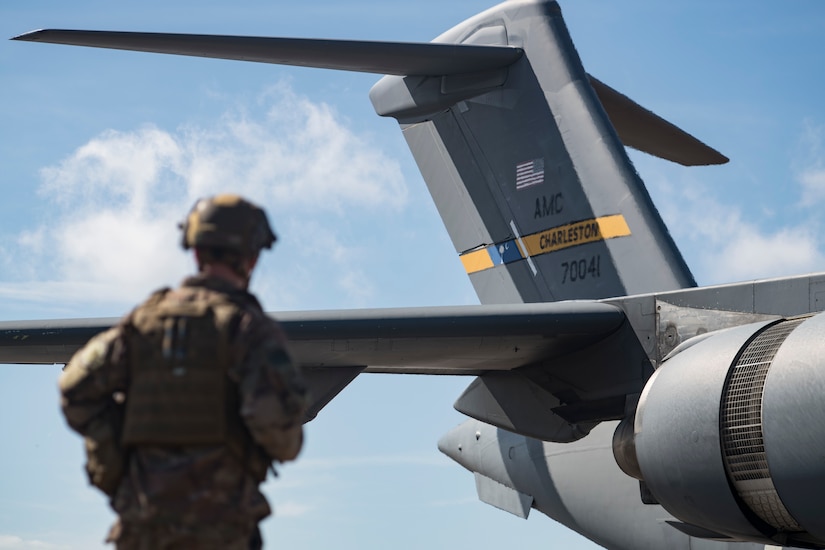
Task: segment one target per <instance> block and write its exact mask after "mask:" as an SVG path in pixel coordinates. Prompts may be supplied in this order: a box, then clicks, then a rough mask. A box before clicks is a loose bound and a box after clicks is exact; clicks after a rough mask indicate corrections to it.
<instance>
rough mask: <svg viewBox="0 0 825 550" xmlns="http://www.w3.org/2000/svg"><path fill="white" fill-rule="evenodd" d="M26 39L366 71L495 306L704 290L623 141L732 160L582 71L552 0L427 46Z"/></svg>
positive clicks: (91, 35)
mask: <svg viewBox="0 0 825 550" xmlns="http://www.w3.org/2000/svg"><path fill="white" fill-rule="evenodd" d="M15 39H16V40H26V41H32V42H51V43H58V44H72V45H80V46H92V47H99V48H116V49H125V50H137V51H146V52H156V53H170V54H178V55H192V56H201V57H217V58H223V59H238V60H245V61H256V62H261V63H279V64H287V65H303V66H310V67H320V68H328V69H340V70H351V71H366V72H375V73H381V74H388V75H392V76H385V77H384V78H383V79H381V80H380V81H379V82H378V83H377V84H376V85H375V86H374V87H373V89H372V91H371V92H370V97H371V99H372V101H373V105H374V106H375V109H376V112H377V113H378V114H379V115H383V116H391V117H394V118H396V119H397V120H398V122H399V124H400V125H401V128H402V130H403V132H404V136H405V138H406V139H407V142H408V144H409V146H410V148H411V150H412V152H413V155H414V156H415V158H416V161H417V162H418V166H419V168H420V169H421V173H422V174H423V176H424V179H425V180H426V182H427V185H428V187H429V190H430V193H431V194H432V196H433V199H434V200H435V203H436V205H437V207H438V210H439V212H440V214H441V217H442V219H443V220H444V224H445V225H446V227H447V230H448V232H449V234H450V237H451V238H452V241H453V244H454V246H455V249H456V252H457V253H458V254H459V256H460V258H461V262H462V263H463V265H464V267H465V269H466V271H467V273H468V274H469V276H470V279H471V281H472V282H473V285H474V286H475V289H476V292H477V293H478V296H479V298H480V299H481V301H482V302H484V303H518V302H548V301H556V300H569V299H599V298H608V297H614V296H622V295H627V294H639V293H647V292H657V291H666V290H674V289H678V288H684V287H688V286H695V282H694V280H693V276H692V275H691V273H690V271H689V270H688V268H687V266H686V265H685V262H684V260H683V259H682V257H681V255H680V253H679V251H678V250H677V248H676V246H675V244H674V243H673V240H672V239H671V237H670V235H669V233H668V231H667V228H666V227H665V225H664V223H663V222H662V219H661V218H660V216H659V214H658V212H657V211H656V208H655V207H654V206H653V204H652V202H651V200H650V196H649V195H648V193H647V190H646V189H645V187H644V185H643V184H642V181H641V180H640V179H639V176H638V175H637V174H636V172H635V170H634V169H633V166H632V165H631V163H630V160H629V158H628V156H627V153H626V151H625V149H624V145H627V146H630V147H635V148H637V149H640V150H642V151H646V152H648V153H651V154H653V155H656V156H659V157H662V158H665V159H668V160H672V161H674V162H679V163H681V164H685V165H694V164H719V163H723V162H726V161H727V159H726V158H725V157H724V156H722V155H721V154H719V153H718V152H716V151H714V150H713V149H711V148H710V147H708V146H706V145H704V144H703V143H701V142H700V141H698V140H696V139H695V138H693V137H692V136H690V135H688V134H686V133H685V132H683V131H682V130H680V129H678V128H676V127H675V126H673V125H672V124H670V123H668V122H667V121H665V120H663V119H661V118H659V117H658V116H656V115H655V114H653V113H651V112H650V111H647V110H646V109H644V108H642V107H640V106H639V105H637V104H636V103H634V102H633V101H631V100H630V99H629V98H627V97H625V96H623V95H622V94H620V93H619V92H617V91H616V90H613V89H612V88H610V87H609V86H607V85H606V84H604V83H602V82H600V81H599V80H597V79H596V78H594V77H592V76H589V75H588V74H587V73H585V71H584V68H583V67H582V64H581V61H580V60H579V57H578V55H577V53H576V51H575V48H574V47H573V43H572V41H571V40H570V36H569V34H568V32H567V28H566V27H565V25H564V21H563V20H562V16H561V10H560V8H559V6H558V4H557V3H556V2H554V1H549V0H508V1H506V2H504V3H503V4H500V5H498V6H496V7H493V8H491V9H489V10H487V11H485V12H484V13H481V14H479V15H477V16H475V17H473V18H471V19H469V20H467V21H465V22H464V23H462V24H460V25H458V26H456V27H454V28H453V29H452V30H450V31H448V32H446V33H445V34H443V35H442V36H440V37H438V38H437V39H436V40H435V41H433V42H430V43H399V42H368V41H352V40H319V39H301V38H274V37H244V36H217V35H185V34H169V33H135V32H111V31H83V30H53V29H52V30H40V31H34V32H31V33H26V34H24V35H21V36H18V37H15Z"/></svg>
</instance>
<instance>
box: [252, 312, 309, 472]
mask: <svg viewBox="0 0 825 550" xmlns="http://www.w3.org/2000/svg"><path fill="white" fill-rule="evenodd" d="M261 325H262V326H260V327H256V329H255V330H252V331H250V334H249V337H250V339H249V341H248V348H247V349H246V350H245V354H244V360H243V363H242V366H241V368H240V369H239V374H240V379H239V389H240V393H241V411H240V412H241V417H242V418H243V419H244V422H245V423H246V426H247V428H248V429H249V432H250V434H251V435H252V438H253V439H254V440H255V442H256V443H257V444H258V445H260V446H261V447H262V448H263V449H264V450H265V451H266V452H267V454H268V455H269V456H270V457H271V458H272V459H274V460H280V461H285V460H293V459H294V458H295V457H296V456H298V453H299V452H300V450H301V446H302V444H303V419H304V414H305V413H306V409H307V390H306V384H305V383H304V380H303V378H302V376H301V373H300V371H299V369H298V367H296V365H294V364H293V362H292V360H291V358H290V357H289V354H288V352H287V350H286V345H285V339H284V337H283V336H282V333H281V330H280V328H279V327H278V325H277V324H276V323H274V322H272V323H269V322H264V323H261Z"/></svg>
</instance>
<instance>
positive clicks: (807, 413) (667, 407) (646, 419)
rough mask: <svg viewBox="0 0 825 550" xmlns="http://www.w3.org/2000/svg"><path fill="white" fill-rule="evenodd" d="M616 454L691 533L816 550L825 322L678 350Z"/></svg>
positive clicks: (821, 536)
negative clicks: (813, 549)
mask: <svg viewBox="0 0 825 550" xmlns="http://www.w3.org/2000/svg"><path fill="white" fill-rule="evenodd" d="M631 426H632V429H631ZM614 455H615V456H616V460H617V462H618V463H619V466H620V467H621V468H622V470H624V471H625V473H627V474H629V475H632V476H634V477H637V478H639V479H641V480H642V481H643V484H644V486H646V489H647V490H649V492H650V494H652V496H653V497H654V498H655V500H656V501H658V503H659V504H661V505H662V506H663V507H664V508H665V509H666V510H667V511H668V512H670V513H671V514H673V515H674V516H676V517H677V518H678V519H679V520H681V521H682V522H684V524H683V525H682V526H681V528H682V529H683V530H685V531H686V532H687V531H691V530H693V532H691V533H690V534H693V535H696V534H697V533H702V535H700V536H705V537H708V538H721V539H725V538H727V539H730V538H734V539H739V540H751V541H756V542H766V543H774V544H775V543H779V544H782V545H786V546H799V547H808V548H822V547H825V513H823V511H824V510H825V313H821V314H817V315H808V316H804V317H797V318H792V319H782V320H779V321H769V322H763V323H756V324H750V325H744V326H740V327H735V328H730V329H725V330H720V331H715V332H712V333H707V334H704V335H701V336H697V337H694V338H692V339H691V340H688V341H687V342H685V343H683V344H682V345H681V346H680V347H678V348H676V349H675V350H674V351H673V352H672V353H671V354H670V355H669V356H668V357H667V358H666V360H665V361H664V362H663V364H662V366H661V367H660V368H659V369H658V370H657V371H656V372H655V373H654V375H653V376H652V377H651V378H650V379H649V380H648V382H647V384H646V386H645V389H644V391H643V392H642V395H641V397H640V399H639V404H638V406H637V408H636V413H635V418H630V419H625V420H624V421H623V422H622V424H620V426H619V428H618V429H617V430H616V434H615V436H614Z"/></svg>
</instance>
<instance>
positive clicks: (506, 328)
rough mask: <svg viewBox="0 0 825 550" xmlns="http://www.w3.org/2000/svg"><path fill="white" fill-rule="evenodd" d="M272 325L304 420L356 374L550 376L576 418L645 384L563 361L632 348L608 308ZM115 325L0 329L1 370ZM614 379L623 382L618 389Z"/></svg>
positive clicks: (453, 312) (65, 353) (365, 316)
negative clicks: (306, 411)
mask: <svg viewBox="0 0 825 550" xmlns="http://www.w3.org/2000/svg"><path fill="white" fill-rule="evenodd" d="M274 316H275V317H276V318H277V319H278V320H279V321H280V322H281V324H282V326H283V328H284V330H285V332H286V334H287V337H288V338H289V341H290V350H291V352H292V354H293V356H294V358H295V359H296V360H297V361H298V362H299V363H300V364H301V365H302V366H303V367H304V372H305V373H307V378H308V379H309V383H310V385H311V386H312V394H313V396H314V398H315V400H316V403H315V404H314V405H313V407H312V410H311V412H310V418H311V417H314V416H315V414H317V412H318V411H319V410H320V409H321V408H322V407H323V406H324V405H325V404H326V403H328V402H329V401H330V400H331V399H332V398H333V397H334V396H335V395H337V393H338V392H340V391H341V390H342V389H343V388H344V387H345V386H346V385H347V384H349V382H351V381H352V380H353V379H354V378H355V377H356V376H357V375H358V374H360V373H362V372H379V373H402V374H441V375H472V376H480V377H481V378H480V379H479V380H481V379H484V378H485V376H489V375H497V376H498V377H499V378H500V377H501V375H502V374H506V373H511V372H515V371H518V372H519V374H517V375H515V376H514V378H512V379H508V383H510V382H512V381H513V380H515V379H516V378H517V379H518V380H522V378H523V374H522V373H527V374H528V375H530V376H531V377H533V378H534V377H535V376H534V375H536V374H538V373H544V374H543V375H542V376H544V375H546V374H547V373H550V374H551V375H552V376H554V377H557V378H558V382H557V384H556V386H557V387H558V388H559V391H563V392H564V395H567V396H568V397H567V398H566V399H567V401H566V403H567V404H568V405H571V406H572V405H573V402H576V403H578V405H576V406H577V407H578V408H581V403H582V402H588V400H591V399H592V400H595V401H594V403H595V402H597V401H598V402H599V403H602V402H603V400H604V398H605V397H606V396H607V395H606V393H605V392H607V393H609V394H611V395H614V396H616V397H621V398H622V399H623V398H624V395H625V394H626V393H627V391H628V389H627V388H628V387H629V386H628V384H629V385H630V386H631V387H632V388H635V386H636V385H637V383H640V380H641V373H638V372H635V371H633V369H628V372H626V373H623V374H617V369H621V367H617V365H632V364H638V363H636V362H634V361H624V360H623V359H622V358H621V357H617V356H615V355H613V356H611V358H610V361H592V360H588V361H582V362H578V361H574V362H572V363H571V362H570V360H569V358H570V357H576V356H578V355H580V354H581V353H587V352H588V350H598V349H603V348H604V347H605V345H604V343H605V342H606V341H613V340H615V339H616V338H617V335H618V338H619V339H620V340H622V341H624V339H625V337H626V338H627V342H625V343H630V342H633V341H635V336H634V334H633V331H632V330H631V329H630V328H629V324H628V322H627V320H626V318H625V315H624V312H623V311H622V310H621V309H619V308H618V307H616V306H613V305H610V304H604V303H598V302H576V301H573V302H558V303H541V304H508V305H481V306H456V307H426V308H393V309H366V310H338V311H309V312H285V313H278V314H275V315H274ZM117 321H118V320H117V319H116V318H103V319H64V320H45V321H4V322H0V363H21V364H54V363H66V362H68V361H69V359H70V358H71V356H72V354H73V353H74V352H75V351H76V350H77V349H79V348H80V347H81V346H82V345H83V344H84V343H86V342H87V341H88V340H89V339H90V338H91V337H92V336H94V335H95V334H97V333H99V332H101V331H103V330H105V329H107V328H108V327H110V326H112V325H114V324H115V323H116V322H117ZM597 344H599V345H597ZM625 348H626V349H628V350H630V349H632V346H631V345H626V346H625ZM554 365H557V366H558V368H557V369H556V368H555V367H554ZM605 370H608V371H612V374H609V373H606V372H603V371H605ZM531 373H532V374H531ZM617 378H618V379H621V380H624V382H620V383H618V384H617V383H616V381H617ZM637 379H638V380H637ZM565 381H567V383H565ZM588 381H589V382H588ZM519 383H522V382H519ZM571 395H572V396H573V397H572V398H571V397H570V396H571ZM560 404H562V403H559V402H554V403H553V405H554V406H556V405H560ZM570 410H572V409H570ZM577 410H578V409H577ZM464 412H466V411H464ZM470 413H472V411H470ZM577 414H578V416H577V417H576V418H575V419H574V420H581V413H577ZM585 416H587V415H585ZM588 419H589V417H588Z"/></svg>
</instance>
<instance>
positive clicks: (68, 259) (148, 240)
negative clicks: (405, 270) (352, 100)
mask: <svg viewBox="0 0 825 550" xmlns="http://www.w3.org/2000/svg"><path fill="white" fill-rule="evenodd" d="M42 177H43V185H42V187H41V189H40V193H41V195H42V197H43V200H44V201H46V202H47V203H48V208H49V214H50V215H49V217H48V218H46V220H47V221H44V222H43V223H41V224H40V225H37V226H36V227H33V228H27V229H25V230H24V231H22V232H21V233H20V234H19V235H17V238H16V243H15V244H12V245H6V246H5V247H4V249H3V251H2V258H3V261H4V262H5V263H7V264H11V258H14V264H13V266H14V269H13V270H7V272H10V271H13V273H15V274H17V275H16V280H9V281H7V282H4V283H3V284H2V285H0V296H5V297H15V296H17V297H19V296H20V294H21V293H22V294H24V295H26V296H28V297H29V298H33V299H37V298H38V297H40V299H42V300H43V301H52V300H57V301H58V302H60V303H73V302H79V301H83V302H85V303H88V302H97V303H106V304H112V303H114V304H119V305H122V304H126V303H132V302H134V301H136V300H139V299H141V298H142V297H143V296H145V294H146V293H147V292H148V291H149V290H151V289H152V288H154V287H158V286H162V285H174V284H176V283H177V282H178V280H179V279H180V278H181V277H182V276H184V275H185V274H186V273H188V272H190V271H191V268H192V263H191V260H190V259H189V258H188V257H187V256H186V255H185V254H184V253H183V252H182V251H180V250H179V249H178V247H177V242H178V240H179V236H178V231H177V229H176V223H177V222H178V221H179V220H180V219H182V218H183V216H184V215H185V213H186V212H187V210H188V209H189V208H190V207H191V205H192V204H193V203H194V201H195V200H196V198H198V197H201V196H205V195H210V194H214V193H218V192H235V193H239V194H242V195H245V196H247V197H249V198H250V199H252V200H254V201H256V202H258V203H260V204H262V205H264V206H265V207H266V208H267V210H268V211H269V213H270V217H271V218H272V219H274V220H276V221H277V223H275V226H276V229H278V228H279V227H285V226H286V227H289V230H290V231H296V232H297V233H296V234H299V235H302V236H303V237H304V239H302V240H303V243H304V244H306V243H310V242H314V243H317V246H315V247H313V246H301V247H296V250H295V251H294V254H295V255H298V256H300V257H299V258H292V260H298V261H292V262H291V263H293V264H295V265H296V266H299V267H298V268H300V267H303V268H304V269H306V270H308V269H311V268H309V267H308V266H309V265H311V263H312V261H313V260H317V258H319V257H323V258H326V259H331V260H332V261H333V263H334V264H335V265H336V266H337V269H336V272H335V273H334V275H335V277H336V279H335V282H334V283H333V286H337V287H338V288H339V290H340V291H341V292H344V293H351V294H352V296H353V299H354V300H357V301H363V300H364V299H365V296H367V297H368V296H369V293H370V285H369V283H368V282H367V281H366V280H365V279H366V278H365V276H364V273H363V272H362V270H361V269H360V267H359V264H358V257H359V253H358V251H357V250H356V249H355V248H354V247H353V246H349V247H347V246H345V245H343V244H342V242H341V240H340V239H339V238H338V236H337V232H336V231H335V230H334V229H333V228H334V227H335V226H336V221H338V220H339V219H343V218H344V217H345V216H354V215H355V216H356V217H357V212H359V211H361V212H364V211H373V210H380V211H387V210H389V211H398V210H399V209H401V208H402V207H403V206H404V205H405V204H406V202H407V200H408V193H407V187H406V185H405V182H404V180H403V177H402V175H401V170H400V167H399V166H398V164H397V163H396V162H395V161H394V160H392V159H389V158H388V157H386V155H384V154H383V153H382V152H381V151H380V150H378V149H377V148H375V147H374V146H373V145H372V144H370V143H368V142H366V141H365V140H363V139H361V138H360V137H358V136H357V135H355V134H353V133H352V132H351V131H350V130H348V129H347V128H346V127H345V126H344V124H343V123H342V121H341V120H340V118H339V117H338V116H337V114H336V113H335V111H334V110H333V109H332V108H331V107H329V106H328V105H325V104H318V103H313V102H312V101H310V100H308V99H307V98H304V97H300V96H298V95H296V94H295V93H294V92H293V91H292V90H291V89H290V88H289V86H287V85H286V84H279V85H277V86H274V87H272V88H271V89H269V90H267V91H266V92H265V93H264V94H262V95H261V96H260V97H259V98H258V102H257V103H256V104H252V105H241V106H238V107H237V108H236V109H235V110H233V111H232V112H228V113H224V114H223V115H222V116H220V117H219V118H218V119H217V120H216V121H215V123H214V124H213V125H211V126H209V127H196V126H187V127H182V128H180V129H178V130H177V131H174V132H171V131H167V130H164V129H160V128H157V127H155V126H152V125H146V126H143V127H141V128H138V129H136V130H131V131H115V130H109V131H106V132H104V133H102V134H101V135H99V136H97V137H95V138H94V139H92V140H90V141H89V142H88V143H86V144H85V145H82V146H81V147H79V148H78V149H77V150H76V151H75V152H74V153H72V154H71V155H70V156H69V157H68V158H66V159H64V160H63V161H61V162H60V163H58V164H57V165H55V166H51V167H48V168H45V169H43V170H42ZM313 234H314V235H315V237H314V239H312V240H310V239H308V238H306V237H312V236H313ZM313 248H316V249H317V248H321V249H322V251H323V252H322V254H323V255H321V254H320V253H318V251H317V250H315V252H316V255H315V256H313V255H312V253H313ZM35 274H39V277H33V275H35ZM43 274H48V275H45V276H44V275H43ZM325 275H326V276H327V277H328V278H330V277H329V276H330V275H331V274H330V273H326V274H325ZM32 278H36V279H37V280H36V281H31V282H29V281H30V280H31V279H32ZM24 281H25V282H24ZM295 284H296V285H300V284H301V283H300V281H297V282H296V283H295ZM35 285H36V286H35ZM282 303H283V301H282Z"/></svg>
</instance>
